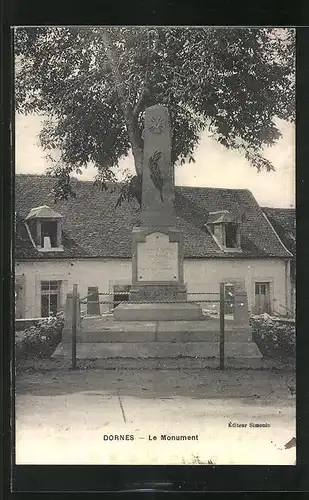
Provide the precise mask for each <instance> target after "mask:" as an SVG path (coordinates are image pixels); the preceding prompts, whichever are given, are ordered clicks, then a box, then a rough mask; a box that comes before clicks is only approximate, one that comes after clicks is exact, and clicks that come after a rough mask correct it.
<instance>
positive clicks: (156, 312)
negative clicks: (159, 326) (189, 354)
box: [114, 302, 204, 321]
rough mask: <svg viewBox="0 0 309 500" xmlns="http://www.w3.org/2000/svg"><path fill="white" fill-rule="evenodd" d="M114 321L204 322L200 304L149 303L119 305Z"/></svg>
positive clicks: (115, 310) (115, 311)
mask: <svg viewBox="0 0 309 500" xmlns="http://www.w3.org/2000/svg"><path fill="white" fill-rule="evenodd" d="M114 319H115V320H117V321H158V319H160V320H163V321H175V320H186V321H190V320H201V321H203V320H204V315H203V313H202V309H201V307H200V305H199V304H196V303H194V302H183V303H177V304H175V303H162V304H160V303H147V304H138V303H136V304H135V303H134V302H128V303H122V304H119V306H117V307H116V308H115V309H114Z"/></svg>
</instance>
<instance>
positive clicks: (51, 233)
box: [41, 221, 59, 248]
mask: <svg viewBox="0 0 309 500" xmlns="http://www.w3.org/2000/svg"><path fill="white" fill-rule="evenodd" d="M46 238H49V242H48V240H47V242H46ZM49 244H50V246H51V247H53V248H55V247H58V246H59V245H58V242H57V221H44V222H41V247H42V248H47V247H49Z"/></svg>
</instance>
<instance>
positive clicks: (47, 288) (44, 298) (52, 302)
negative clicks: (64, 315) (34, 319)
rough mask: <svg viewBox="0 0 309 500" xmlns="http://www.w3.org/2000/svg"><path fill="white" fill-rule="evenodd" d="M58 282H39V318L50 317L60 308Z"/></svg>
mask: <svg viewBox="0 0 309 500" xmlns="http://www.w3.org/2000/svg"><path fill="white" fill-rule="evenodd" d="M60 284H61V282H60V281H42V282H41V317H42V318H46V317H48V316H52V315H53V314H56V313H57V312H58V311H59V307H60Z"/></svg>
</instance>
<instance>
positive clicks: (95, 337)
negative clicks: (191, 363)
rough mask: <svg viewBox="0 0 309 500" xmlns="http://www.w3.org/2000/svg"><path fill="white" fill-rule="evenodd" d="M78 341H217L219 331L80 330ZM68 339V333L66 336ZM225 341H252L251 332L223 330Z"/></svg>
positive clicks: (151, 329)
mask: <svg viewBox="0 0 309 500" xmlns="http://www.w3.org/2000/svg"><path fill="white" fill-rule="evenodd" d="M76 338H77V342H79V343H95V342H98V343H101V342H173V343H174V342H185V343H187V342H219V340H220V332H219V331H218V330H217V331H186V330H185V331H168V330H167V331H160V330H158V331H156V330H155V329H153V328H150V329H146V328H144V329H140V330H137V331H117V330H114V329H111V330H108V329H106V330H104V331H97V330H94V331H89V330H86V331H85V330H82V331H80V332H78V333H77V337H76ZM66 339H67V340H68V341H69V340H70V337H69V335H67V336H66ZM225 341H226V342H252V336H251V332H250V331H248V330H241V329H239V330H235V331H227V332H225Z"/></svg>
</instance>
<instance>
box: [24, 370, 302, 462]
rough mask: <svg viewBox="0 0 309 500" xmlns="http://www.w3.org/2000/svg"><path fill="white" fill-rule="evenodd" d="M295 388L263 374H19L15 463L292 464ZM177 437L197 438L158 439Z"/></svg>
mask: <svg viewBox="0 0 309 500" xmlns="http://www.w3.org/2000/svg"><path fill="white" fill-rule="evenodd" d="M294 388H295V377H294V375H293V373H292V372H286V373H285V372H281V373H275V372H269V371H266V370H263V371H257V370H251V371H250V370H227V371H225V372H219V371H217V370H205V369H204V370H200V369H199V370H193V369H191V370H156V371H154V370H78V371H76V372H73V371H50V372H46V373H38V372H37V373H24V374H20V375H18V376H17V378H16V438H17V443H16V462H17V463H23V464H25V463H28V464H39V463H41V464H90V463H91V464H182V463H199V462H203V463H207V462H209V461H211V462H213V463H216V464H239V465H240V464H244V465H245V464H265V465H274V464H293V463H294V462H295V448H291V449H289V450H286V449H285V448H284V445H285V443H287V442H288V441H289V440H290V439H291V438H292V437H293V436H295V395H294ZM250 423H253V424H266V425H267V426H265V427H250ZM233 424H243V425H244V424H247V425H246V426H244V427H235V426H233ZM110 435H113V436H114V435H128V436H133V438H130V437H129V438H128V440H124V441H119V440H118V441H117V440H115V438H114V439H113V440H109V436H110ZM176 435H181V436H191V437H192V436H195V437H196V436H197V438H195V439H192V438H191V439H190V440H183V439H182V440H177V441H174V440H169V439H168V437H166V438H165V439H164V438H163V440H162V438H161V436H176ZM104 436H108V438H105V437H104ZM119 439H120V438H119Z"/></svg>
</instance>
